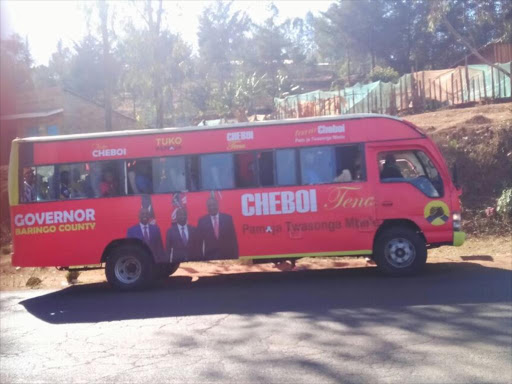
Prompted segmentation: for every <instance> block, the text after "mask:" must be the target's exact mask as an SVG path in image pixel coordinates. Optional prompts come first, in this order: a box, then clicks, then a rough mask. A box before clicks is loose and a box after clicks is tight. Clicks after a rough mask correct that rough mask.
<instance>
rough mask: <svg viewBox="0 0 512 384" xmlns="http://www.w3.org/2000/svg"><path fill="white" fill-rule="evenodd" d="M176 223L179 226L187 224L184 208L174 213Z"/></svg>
mask: <svg viewBox="0 0 512 384" xmlns="http://www.w3.org/2000/svg"><path fill="white" fill-rule="evenodd" d="M176 222H177V223H178V224H179V225H185V224H187V210H186V209H185V208H178V210H177V211H176Z"/></svg>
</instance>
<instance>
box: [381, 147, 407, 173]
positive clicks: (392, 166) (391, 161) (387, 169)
mask: <svg viewBox="0 0 512 384" xmlns="http://www.w3.org/2000/svg"><path fill="white" fill-rule="evenodd" d="M380 178H381V179H390V178H403V175H402V172H400V169H399V168H398V165H396V159H395V156H393V155H392V154H391V153H388V154H387V155H386V161H385V162H384V167H383V168H382V172H381V173H380Z"/></svg>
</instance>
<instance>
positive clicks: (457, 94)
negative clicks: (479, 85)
mask: <svg viewBox="0 0 512 384" xmlns="http://www.w3.org/2000/svg"><path fill="white" fill-rule="evenodd" d="M454 93H455V95H456V96H457V104H459V101H460V100H459V82H458V81H457V79H455V91H454Z"/></svg>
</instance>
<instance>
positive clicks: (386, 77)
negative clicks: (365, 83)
mask: <svg viewBox="0 0 512 384" xmlns="http://www.w3.org/2000/svg"><path fill="white" fill-rule="evenodd" d="M398 78H399V74H398V72H397V71H395V70H394V69H393V68H391V67H379V66H377V67H375V68H373V71H371V72H370V74H369V75H368V80H369V81H370V82H374V81H379V80H380V81H383V82H385V83H396V82H397V81H398Z"/></svg>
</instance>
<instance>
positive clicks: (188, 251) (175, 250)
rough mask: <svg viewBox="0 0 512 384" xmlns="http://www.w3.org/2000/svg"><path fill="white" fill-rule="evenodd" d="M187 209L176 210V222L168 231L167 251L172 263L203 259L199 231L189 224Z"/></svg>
mask: <svg viewBox="0 0 512 384" xmlns="http://www.w3.org/2000/svg"><path fill="white" fill-rule="evenodd" d="M187 217H188V215H187V209H186V208H185V207H180V208H178V209H177V210H176V222H175V223H172V224H171V228H169V229H168V230H167V235H166V241H165V244H166V246H165V250H166V255H167V257H168V258H169V259H170V262H171V263H182V262H185V261H194V260H200V259H201V250H200V248H199V240H198V234H197V229H196V228H195V227H194V226H192V225H188V224H187Z"/></svg>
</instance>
